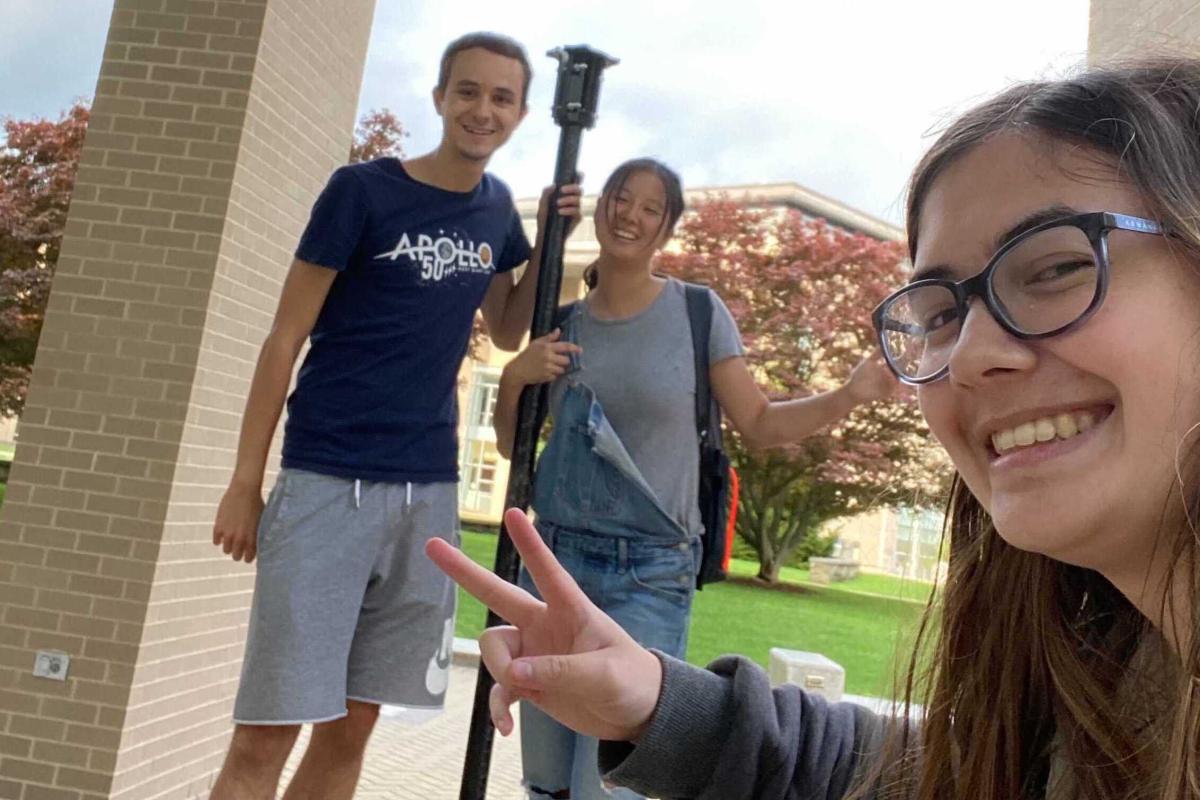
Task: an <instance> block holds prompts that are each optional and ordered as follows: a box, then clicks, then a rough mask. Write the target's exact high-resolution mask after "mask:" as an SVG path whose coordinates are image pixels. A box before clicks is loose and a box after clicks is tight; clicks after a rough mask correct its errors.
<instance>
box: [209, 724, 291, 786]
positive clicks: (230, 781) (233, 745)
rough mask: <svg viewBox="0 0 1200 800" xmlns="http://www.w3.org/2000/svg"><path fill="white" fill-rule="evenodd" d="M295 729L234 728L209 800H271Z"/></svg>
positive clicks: (270, 727)
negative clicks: (223, 762) (231, 739)
mask: <svg viewBox="0 0 1200 800" xmlns="http://www.w3.org/2000/svg"><path fill="white" fill-rule="evenodd" d="M299 733H300V726H299V725H238V726H237V727H236V728H234V730H233V741H232V742H230V744H229V752H228V753H227V754H226V756H225V764H224V765H223V766H222V767H221V774H220V775H218V776H217V782H216V784H215V785H214V786H213V790H212V794H210V795H209V800H275V791H276V790H277V789H278V788H279V775H280V773H282V772H283V766H284V764H286V763H287V758H288V755H289V754H290V753H291V752H292V747H293V745H295V744H296V736H297V735H298V734H299Z"/></svg>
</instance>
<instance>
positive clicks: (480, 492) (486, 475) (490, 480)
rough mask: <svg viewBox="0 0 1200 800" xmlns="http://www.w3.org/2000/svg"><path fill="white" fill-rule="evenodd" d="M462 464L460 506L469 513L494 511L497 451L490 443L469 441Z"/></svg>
mask: <svg viewBox="0 0 1200 800" xmlns="http://www.w3.org/2000/svg"><path fill="white" fill-rule="evenodd" d="M464 450H465V452H464V454H463V455H464V457H463V462H462V471H463V475H462V483H461V484H460V485H459V494H460V497H459V498H458V500H459V505H460V506H461V507H462V508H463V509H464V510H467V511H479V512H484V513H486V512H488V511H491V510H492V495H493V493H494V492H495V490H496V450H495V448H494V447H493V446H492V444H491V443H490V442H479V441H472V440H468V441H467V443H466V447H465V448H464Z"/></svg>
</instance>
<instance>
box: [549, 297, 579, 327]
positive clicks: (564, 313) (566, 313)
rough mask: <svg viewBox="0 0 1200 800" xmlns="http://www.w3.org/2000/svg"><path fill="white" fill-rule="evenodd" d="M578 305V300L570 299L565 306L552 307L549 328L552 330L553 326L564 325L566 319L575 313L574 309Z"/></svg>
mask: <svg viewBox="0 0 1200 800" xmlns="http://www.w3.org/2000/svg"><path fill="white" fill-rule="evenodd" d="M578 307H579V301H578V300H572V301H571V302H570V303H567V304H566V305H565V306H559V307H558V308H556V309H554V321H553V322H551V323H550V330H554V329H555V328H560V329H561V328H562V327H563V326H564V325H566V324H567V320H569V319H570V318H571V315H572V314H574V313H575V309H576V308H578ZM564 333H565V331H564Z"/></svg>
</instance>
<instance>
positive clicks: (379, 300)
mask: <svg viewBox="0 0 1200 800" xmlns="http://www.w3.org/2000/svg"><path fill="white" fill-rule="evenodd" d="M529 252H530V248H529V240H528V239H527V238H526V237H525V233H524V231H523V229H522V228H521V219H520V216H519V215H518V214H517V211H516V208H515V207H514V205H513V199H512V194H511V193H510V192H509V190H508V187H507V186H505V185H504V182H503V181H501V180H499V179H497V178H495V177H493V176H491V175H487V174H485V175H484V176H483V179H482V180H481V181H480V182H479V184H478V185H477V186H476V187H475V188H474V189H473V190H472V191H469V192H450V191H446V190H444V189H439V188H437V187H434V186H429V185H428V184H424V183H420V182H418V181H416V180H414V179H413V178H411V177H410V176H409V175H408V173H407V172H405V170H404V166H403V165H402V164H401V163H400V161H399V160H397V159H394V158H381V159H378V160H375V161H371V162H367V163H363V164H354V165H351V166H346V167H342V168H340V169H338V170H337V171H336V172H334V173H333V176H332V177H331V178H330V180H329V184H328V185H327V186H326V187H325V189H324V191H323V192H322V193H321V196H320V197H319V198H318V199H317V202H316V205H314V206H313V211H312V218H311V219H310V220H309V223H308V227H307V228H306V229H305V231H304V235H303V236H302V237H301V238H300V245H299V247H298V248H297V249H296V258H298V259H301V260H302V261H308V262H310V263H313V264H319V265H321V266H324V267H329V268H330V269H335V270H337V271H338V275H337V277H336V278H334V281H333V285H332V286H331V287H330V289H329V295H328V297H327V298H326V300H325V305H324V306H323V307H322V308H321V313H320V315H319V316H318V318H317V321H316V324H315V325H314V326H313V329H312V335H311V343H312V346H311V349H310V350H309V352H308V356H307V357H306V358H305V360H304V364H303V366H301V368H300V372H299V375H298V377H297V379H296V389H295V390H294V391H293V392H292V396H291V397H290V398H289V399H288V420H287V425H286V428H285V435H284V443H283V465H284V466H285V467H289V468H294V469H304V470H310V471H312V472H319V473H323V474H326V475H337V476H340V477H345V478H361V479H364V480H377V481H396V482H401V481H412V482H414V483H429V482H435V481H454V480H457V479H458V466H457V447H456V429H457V422H458V408H457V396H456V392H455V386H456V379H457V377H458V370H459V367H460V365H461V364H462V360H463V356H464V355H465V354H466V351H467V344H468V340H469V338H470V335H471V323H472V320H473V319H474V316H475V312H476V310H477V309H478V308H479V305H480V303H481V302H482V301H483V296H484V294H485V293H486V292H487V289H488V285H489V284H490V283H491V281H492V276H493V275H495V274H496V273H500V272H507V271H509V270H511V269H512V268H513V267H516V266H519V265H520V264H522V263H524V262H525V261H526V260H528V258H529Z"/></svg>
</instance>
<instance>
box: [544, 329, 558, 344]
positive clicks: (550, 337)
mask: <svg viewBox="0 0 1200 800" xmlns="http://www.w3.org/2000/svg"><path fill="white" fill-rule="evenodd" d="M560 336H562V329H561V328H555V329H554V330H552V331H550V332H549V333H547V334H546V335H545V336H543V337H542V338H543V339H545V340H546V341H547V342H557V341H558V339H559V337H560Z"/></svg>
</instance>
